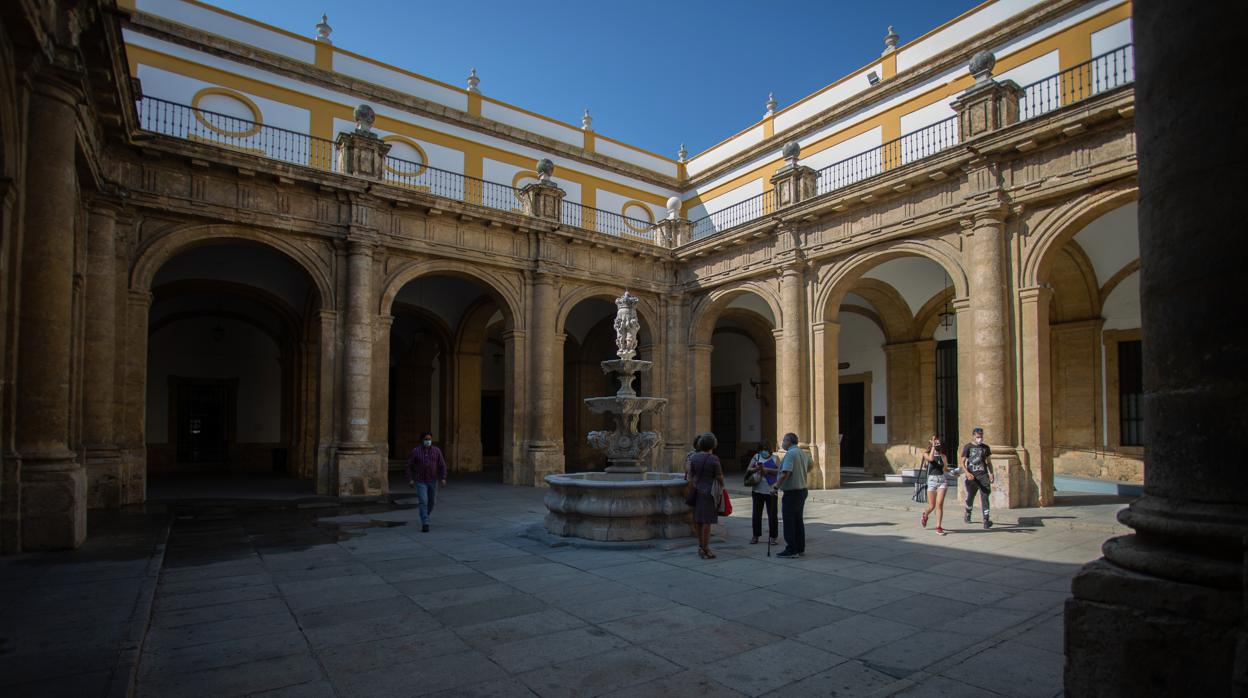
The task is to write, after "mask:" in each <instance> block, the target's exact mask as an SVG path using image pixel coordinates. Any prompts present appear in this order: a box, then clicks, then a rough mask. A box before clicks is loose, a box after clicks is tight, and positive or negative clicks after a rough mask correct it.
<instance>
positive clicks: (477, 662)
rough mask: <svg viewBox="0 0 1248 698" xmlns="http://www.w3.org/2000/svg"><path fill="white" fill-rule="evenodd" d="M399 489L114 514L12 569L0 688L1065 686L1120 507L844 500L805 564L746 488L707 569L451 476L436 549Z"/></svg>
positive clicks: (1052, 691) (432, 690) (1048, 690)
mask: <svg viewBox="0 0 1248 698" xmlns="http://www.w3.org/2000/svg"><path fill="white" fill-rule="evenodd" d="M394 484H395V485H399V483H398V482H396V483H394ZM394 491H395V492H396V493H397V494H396V495H395V499H394V503H393V505H389V506H387V505H370V506H361V507H359V508H355V509H351V508H340V506H341V505H339V504H336V503H333V502H329V501H325V500H317V499H314V498H313V499H303V500H297V501H288V502H285V503H273V502H268V503H265V502H250V503H248V502H245V501H238V500H236V501H234V502H233V503H232V504H226V503H223V501H222V500H201V501H199V502H195V501H186V500H184V501H182V502H180V503H177V504H176V505H169V506H168V508H167V511H166V510H165V507H163V506H162V505H154V506H150V507H149V511H150V512H152V513H147V514H117V513H115V512H101V513H100V515H99V517H98V519H93V521H92V525H93V526H96V527H97V528H96V529H95V530H98V531H100V535H98V536H93V537H92V538H91V539H90V540H88V542H87V545H86V546H84V548H83V549H82V550H80V551H77V552H71V553H34V554H26V555H21V556H15V557H10V558H6V559H5V560H3V562H0V587H2V588H3V589H4V590H5V591H6V593H5V594H3V595H0V599H2V601H0V603H2V604H3V606H2V607H0V690H3V692H4V693H5V694H6V695H9V696H25V695H40V696H51V695H74V696H88V695H99V696H111V695H126V694H127V692H129V691H133V692H134V693H135V694H137V695H143V696H189V695H211V696H235V695H265V696H270V695H292V696H294V695H298V696H321V695H324V696H335V695H338V696H372V695H387V696H392V695H455V696H529V695H538V696H597V695H613V696H624V695H633V696H662V695H678V696H691V695H714V696H737V695H748V696H759V695H777V696H787V695H793V696H813V695H820V696H823V695H828V696H830V695H836V696H848V695H855V696H857V695H880V696H884V695H907V696H946V695H948V696H996V695H1008V696H1055V695H1058V694H1060V693H1061V689H1062V664H1063V659H1062V615H1061V614H1062V607H1063V603H1064V602H1065V600H1066V599H1067V598H1068V597H1069V596H1070V580H1071V577H1072V576H1073V575H1074V573H1075V572H1076V571H1077V570H1078V569H1079V567H1080V566H1081V565H1082V564H1083V563H1086V562H1088V561H1090V560H1093V559H1096V558H1097V557H1098V556H1099V555H1100V545H1101V542H1102V541H1103V540H1104V539H1105V538H1107V537H1108V536H1109V535H1111V534H1112V532H1113V531H1114V530H1115V529H1114V526H1115V524H1113V523H1111V522H1112V513H1113V511H1114V510H1116V509H1117V507H1118V506H1119V505H1118V504H1114V503H1107V504H1102V505H1099V506H1092V507H1071V508H1068V509H1063V508H1061V507H1059V508H1056V509H1055V508H1048V509H1045V510H1044V516H1043V517H1034V518H1033V517H1028V516H1025V515H1023V514H1022V513H1020V512H1017V511H1016V512H1009V514H1011V515H1013V516H1014V517H1015V518H1013V519H1011V518H1008V517H1007V516H1004V515H1003V516H1001V517H999V518H1000V523H998V525H997V526H996V527H994V528H993V529H991V530H987V531H986V530H983V529H982V528H980V527H979V524H978V514H977V515H976V523H975V524H974V525H972V526H966V525H964V524H962V522H961V516H960V511H959V508H958V505H957V504H956V503H954V502H952V501H950V502H949V503H948V504H947V506H946V512H947V514H949V518H948V520H947V522H946V523H947V528H949V529H950V534H949V535H947V536H945V537H940V536H938V535H936V534H935V533H934V532H933V531H931V530H923V529H921V528H919V526H918V523H917V515H916V514H914V513H913V512H911V511H902V510H900V509H901V508H903V507H904V506H905V505H909V506H911V507H914V506H917V505H913V504H912V503H910V502H908V500H907V496H908V494H909V489H908V488H896V487H893V488H886V487H880V486H875V485H871V486H866V487H859V486H854V485H851V486H849V487H847V488H845V489H843V490H839V491H835V492H827V493H819V492H816V493H813V494H812V500H811V503H810V505H809V506H808V507H807V517H808V535H809V540H810V544H809V547H808V555H807V556H806V557H805V558H803V559H800V560H792V561H786V560H780V559H775V558H774V557H773V558H771V559H768V558H767V557H766V546H765V544H760V545H749V544H748V541H749V536H750V531H749V528H750V522H749V500H748V499H747V498H746V497H745V496H743V495H740V494H738V495H737V496H736V497H735V498H734V500H735V503H736V507H737V510H736V512H735V514H734V515H733V516H732V517H731V518H730V519H726V520H722V521H725V523H724V524H723V525H722V526H720V527H719V537H720V541H719V542H718V544H715V543H713V548H714V549H715V551H716V552H717V553H718V556H719V557H718V559H715V560H712V561H704V560H699V559H698V557H697V555H696V552H695V549H694V548H693V547H692V545H691V544H689V545H687V546H686V545H684V544H678V546H680V547H671V548H669V549H636V550H618V549H614V550H605V549H592V548H582V547H569V546H556V547H552V546H551V545H549V544H548V543H547V542H543V541H540V540H537V539H535V538H531V537H526V535H524V534H526V533H529V534H530V535H533V536H537V534H536V533H534V528H535V525H536V524H537V523H539V522H540V521H541V518H542V516H543V515H544V514H545V507H544V505H543V504H542V496H543V495H544V492H543V491H542V490H538V489H530V488H513V487H506V486H501V485H495V484H489V483H485V482H477V481H462V480H461V481H453V482H452V483H451V486H450V487H448V488H446V489H445V490H444V491H443V492H442V493H441V494H440V497H439V501H438V506H437V509H436V511H435V514H434V521H433V530H432V532H430V533H427V534H422V533H421V532H420V526H419V520H418V518H417V512H416V510H415V508H414V506H413V504H414V500H413V499H409V497H410V495H409V494H407V492H408V490H406V489H405V488H404V487H402V486H396V487H395V489H394ZM821 495H826V496H821ZM884 507H891V508H884ZM1072 512H1073V513H1072ZM1003 514H1005V512H1003ZM932 525H933V526H934V524H932ZM690 540H691V539H690ZM764 543H765V541H764ZM773 552H778V551H773ZM36 619H37V624H36ZM32 628H37V629H35V630H32Z"/></svg>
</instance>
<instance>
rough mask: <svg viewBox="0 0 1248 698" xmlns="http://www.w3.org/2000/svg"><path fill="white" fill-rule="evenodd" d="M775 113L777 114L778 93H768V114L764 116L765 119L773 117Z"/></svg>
mask: <svg viewBox="0 0 1248 698" xmlns="http://www.w3.org/2000/svg"><path fill="white" fill-rule="evenodd" d="M775 113H776V93H774V92H768V93H767V113H766V114H763V117H764V118H765V117H768V116H772V115H774V114H775Z"/></svg>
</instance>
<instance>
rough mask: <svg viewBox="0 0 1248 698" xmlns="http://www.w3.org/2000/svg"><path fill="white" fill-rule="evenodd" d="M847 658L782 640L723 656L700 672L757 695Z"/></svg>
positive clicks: (748, 693) (737, 689)
mask: <svg viewBox="0 0 1248 698" xmlns="http://www.w3.org/2000/svg"><path fill="white" fill-rule="evenodd" d="M844 661H845V658H844V657H840V656H837V655H835V654H832V653H830V652H824V651H823V650H819V649H816V648H814V647H811V646H809V645H806V644H802V643H800V642H797V641H795V640H782V641H780V642H776V643H772V644H770V645H764V646H763V647H759V648H757V649H754V650H750V651H748V652H744V653H741V654H738V655H736V656H733V657H727V658H725V659H721V660H720V661H718V662H715V663H713V664H709V665H706V666H704V667H701V668H700V669H699V671H700V672H702V673H704V674H706V675H707V676H709V677H711V678H712V679H714V680H715V681H717V682H719V683H722V684H724V685H725V686H727V687H729V688H731V689H733V690H735V691H738V692H740V693H743V694H745V695H747V696H758V695H762V694H764V693H767V692H769V691H774V690H776V689H778V688H781V687H782V686H785V685H786V684H789V683H792V682H794V681H800V680H801V679H803V678H805V677H807V676H810V675H812V674H817V673H819V672H821V671H824V670H826V669H828V668H830V667H834V666H836V665H838V664H841V663H843V662H844Z"/></svg>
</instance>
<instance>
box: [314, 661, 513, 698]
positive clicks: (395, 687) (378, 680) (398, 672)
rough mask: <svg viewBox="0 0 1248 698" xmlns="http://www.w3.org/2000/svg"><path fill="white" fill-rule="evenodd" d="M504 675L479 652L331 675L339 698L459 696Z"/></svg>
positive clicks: (338, 672)
mask: <svg viewBox="0 0 1248 698" xmlns="http://www.w3.org/2000/svg"><path fill="white" fill-rule="evenodd" d="M505 676H506V674H505V672H504V671H503V670H502V669H500V668H499V667H498V665H497V664H495V663H493V662H491V661H490V660H489V659H487V658H486V657H485V655H483V654H481V653H480V652H477V651H474V650H469V651H467V652H459V653H456V654H447V655H443V656H441V657H438V658H437V661H424V660H418V661H414V662H407V663H404V664H391V665H389V666H386V667H383V668H381V669H371V670H368V671H349V670H342V671H336V672H335V671H331V673H330V680H331V681H332V682H333V684H334V688H335V689H337V691H338V694H339V695H340V696H348V697H353V698H363V697H364V696H398V695H408V696H419V695H427V694H430V693H437V692H439V691H447V690H453V691H454V692H455V693H457V694H458V693H459V692H460V690H461V689H462V688H464V687H468V686H471V685H473V684H479V683H481V682H483V681H489V680H494V679H501V678H504V677H505Z"/></svg>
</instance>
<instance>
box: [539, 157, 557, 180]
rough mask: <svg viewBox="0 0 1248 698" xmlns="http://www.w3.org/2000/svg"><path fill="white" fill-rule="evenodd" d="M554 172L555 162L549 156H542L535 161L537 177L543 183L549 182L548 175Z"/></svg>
mask: <svg viewBox="0 0 1248 698" xmlns="http://www.w3.org/2000/svg"><path fill="white" fill-rule="evenodd" d="M554 173H555V163H553V162H551V160H550V158H542V159H541V160H538V161H537V178H538V179H539V180H540V181H541V182H542V183H543V184H550V176H551V175H553V174H554Z"/></svg>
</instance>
